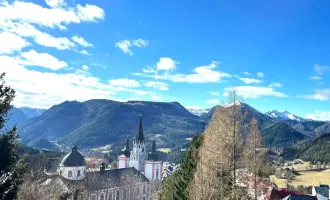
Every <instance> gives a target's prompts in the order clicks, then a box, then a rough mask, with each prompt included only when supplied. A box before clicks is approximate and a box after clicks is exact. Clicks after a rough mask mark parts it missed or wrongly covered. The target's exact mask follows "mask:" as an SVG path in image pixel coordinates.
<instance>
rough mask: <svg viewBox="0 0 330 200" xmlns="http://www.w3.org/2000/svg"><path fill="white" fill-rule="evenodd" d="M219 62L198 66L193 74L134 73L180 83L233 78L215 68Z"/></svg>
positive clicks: (211, 81)
mask: <svg viewBox="0 0 330 200" xmlns="http://www.w3.org/2000/svg"><path fill="white" fill-rule="evenodd" d="M217 65H218V63H217V62H215V61H213V62H212V63H211V64H209V65H206V66H199V67H196V68H195V69H194V70H193V72H194V73H192V74H180V73H176V74H172V73H168V72H166V73H163V74H157V73H154V74H149V73H148V74H143V73H133V75H135V76H144V77H149V78H154V79H158V80H170V81H173V82H178V83H219V82H221V81H222V79H223V78H231V75H230V74H227V73H224V72H221V71H216V70H214V69H215V68H216V67H217Z"/></svg>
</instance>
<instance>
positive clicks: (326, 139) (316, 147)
mask: <svg viewBox="0 0 330 200" xmlns="http://www.w3.org/2000/svg"><path fill="white" fill-rule="evenodd" d="M329 149H330V133H328V134H324V135H321V136H320V137H318V138H316V139H313V140H308V141H304V142H300V143H298V144H296V145H294V146H293V148H291V149H290V150H291V151H292V154H293V157H295V158H301V159H302V160H306V161H320V162H330V151H329Z"/></svg>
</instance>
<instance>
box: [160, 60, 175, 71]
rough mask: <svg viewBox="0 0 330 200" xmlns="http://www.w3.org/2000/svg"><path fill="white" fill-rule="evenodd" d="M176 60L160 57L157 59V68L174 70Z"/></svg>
mask: <svg viewBox="0 0 330 200" xmlns="http://www.w3.org/2000/svg"><path fill="white" fill-rule="evenodd" d="M177 63H178V62H176V61H175V60H173V59H172V58H167V57H162V58H160V59H159V61H158V62H157V64H156V68H157V70H164V71H167V70H174V69H175V68H176V64H177Z"/></svg>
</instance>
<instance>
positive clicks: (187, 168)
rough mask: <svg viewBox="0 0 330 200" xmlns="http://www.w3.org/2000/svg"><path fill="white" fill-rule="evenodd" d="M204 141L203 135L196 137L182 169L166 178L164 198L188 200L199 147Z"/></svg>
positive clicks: (167, 199)
mask: <svg viewBox="0 0 330 200" xmlns="http://www.w3.org/2000/svg"><path fill="white" fill-rule="evenodd" d="M202 141H203V135H200V136H199V137H194V139H193V140H192V142H191V145H190V148H189V150H188V151H187V152H186V154H185V158H184V160H183V162H182V163H181V166H180V169H179V170H177V171H176V172H175V173H173V174H172V175H171V176H170V177H169V178H168V179H166V180H165V183H164V186H163V191H162V199H164V200H165V199H166V200H169V199H177V200H186V199H188V198H189V193H188V190H189V185H190V183H191V181H192V179H193V177H194V173H195V170H196V168H197V162H198V160H199V159H198V149H199V147H200V146H201V144H202Z"/></svg>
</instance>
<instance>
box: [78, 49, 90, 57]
mask: <svg viewBox="0 0 330 200" xmlns="http://www.w3.org/2000/svg"><path fill="white" fill-rule="evenodd" d="M79 53H81V54H83V55H87V56H90V55H92V54H90V53H89V52H88V51H86V50H81V51H79Z"/></svg>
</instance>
